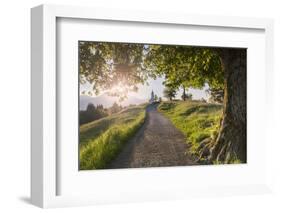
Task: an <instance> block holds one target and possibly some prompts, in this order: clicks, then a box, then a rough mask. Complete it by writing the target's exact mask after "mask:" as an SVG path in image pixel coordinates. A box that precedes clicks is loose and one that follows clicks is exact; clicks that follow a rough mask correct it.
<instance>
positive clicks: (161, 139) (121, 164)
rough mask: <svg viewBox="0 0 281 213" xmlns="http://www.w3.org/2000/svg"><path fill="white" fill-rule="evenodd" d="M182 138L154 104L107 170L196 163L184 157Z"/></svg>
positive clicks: (183, 140) (184, 150) (148, 108)
mask: <svg viewBox="0 0 281 213" xmlns="http://www.w3.org/2000/svg"><path fill="white" fill-rule="evenodd" d="M186 150H187V145H186V143H185V138H184V135H183V134H182V133H181V132H180V131H179V130H178V129H176V128H175V126H174V125H173V124H172V123H171V122H170V120H168V119H167V118H166V117H164V116H163V115H162V114H161V113H159V112H158V111H157V104H154V105H150V106H148V107H147V118H146V121H145V123H144V125H143V126H142V127H141V129H140V130H139V131H138V132H137V133H136V135H135V136H134V138H132V139H131V140H130V141H128V143H127V144H126V146H125V147H124V149H123V150H122V152H121V153H120V154H119V155H118V157H117V158H116V159H115V160H114V161H113V162H112V163H111V164H110V165H109V167H108V168H111V169H114V168H116V169H117V168H140V167H159V166H183V165H193V164H195V163H194V162H193V161H192V160H191V157H190V156H188V155H186V154H185V152H186Z"/></svg>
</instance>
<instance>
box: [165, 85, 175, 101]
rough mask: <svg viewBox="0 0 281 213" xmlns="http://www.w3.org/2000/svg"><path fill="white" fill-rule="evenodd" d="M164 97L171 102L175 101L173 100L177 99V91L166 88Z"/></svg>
mask: <svg viewBox="0 0 281 213" xmlns="http://www.w3.org/2000/svg"><path fill="white" fill-rule="evenodd" d="M163 94H164V97H165V98H168V99H169V100H170V101H172V100H173V98H175V97H176V94H177V91H176V90H175V89H174V88H172V87H167V86H166V87H165V89H164V91H163Z"/></svg>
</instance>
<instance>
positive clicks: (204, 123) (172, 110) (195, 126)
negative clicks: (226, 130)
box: [158, 101, 222, 155]
mask: <svg viewBox="0 0 281 213" xmlns="http://www.w3.org/2000/svg"><path fill="white" fill-rule="evenodd" d="M158 110H159V111H160V112H162V113H163V114H164V115H165V116H167V117H168V118H169V119H170V120H171V121H172V123H173V124H174V125H175V126H176V127H177V128H178V129H179V130H181V131H182V132H183V133H184V135H185V136H186V140H187V143H188V144H189V145H190V150H191V152H192V154H195V155H198V147H199V146H200V143H201V142H202V141H203V140H204V139H206V138H215V137H216V136H217V133H218V128H219V121H220V118H221V115H222V106H221V105H218V104H207V103H202V102H200V101H177V102H162V103H161V104H160V105H159V106H158Z"/></svg>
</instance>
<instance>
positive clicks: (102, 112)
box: [31, 5, 273, 207]
mask: <svg viewBox="0 0 281 213" xmlns="http://www.w3.org/2000/svg"><path fill="white" fill-rule="evenodd" d="M31 13H32V20H31V21H32V33H31V34H32V38H31V39H32V147H31V153H32V162H31V168H32V173H31V177H32V180H31V183H32V184H31V185H32V187H31V198H32V203H34V204H35V205H38V206H41V207H56V206H73V205H89V204H98V203H117V202H139V201H144V200H165V199H178V198H188V197H200V196H208V195H211V196H213V195H219V196H220V195H233V194H238V195H241V194H253V193H265V192H270V183H271V182H270V180H271V172H270V168H271V164H270V154H269V153H270V149H271V144H270V140H269V138H268V133H269V131H270V125H271V122H270V119H271V118H270V117H269V116H267V111H268V110H265V106H266V107H267V109H268V107H269V108H270V107H271V104H272V99H271V95H270V88H271V87H272V84H271V79H272V78H273V73H272V70H273V68H272V52H273V51H272V47H273V41H272V30H273V24H272V20H269V19H254V18H235V17H215V16H191V15H187V14H161V13H151V12H146V11H118V10H111V11H108V10H107V11H106V12H105V10H103V9H100V8H99V9H95V8H79V7H66V6H52V5H43V6H39V7H36V8H33V9H32V12H31ZM257 115H258V116H257ZM261 156H262V157H261Z"/></svg>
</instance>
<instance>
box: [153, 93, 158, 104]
mask: <svg viewBox="0 0 281 213" xmlns="http://www.w3.org/2000/svg"><path fill="white" fill-rule="evenodd" d="M154 101H155V102H157V101H158V96H157V95H156V94H155V95H154Z"/></svg>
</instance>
